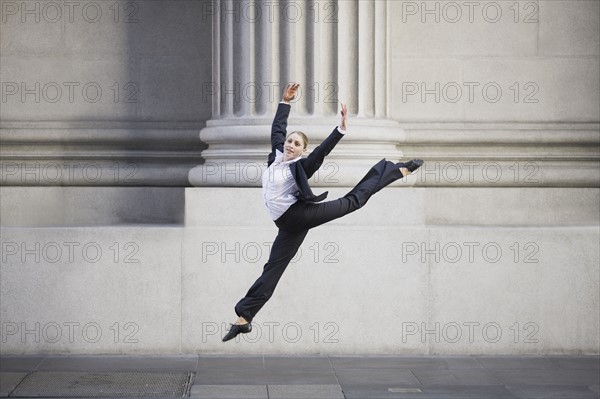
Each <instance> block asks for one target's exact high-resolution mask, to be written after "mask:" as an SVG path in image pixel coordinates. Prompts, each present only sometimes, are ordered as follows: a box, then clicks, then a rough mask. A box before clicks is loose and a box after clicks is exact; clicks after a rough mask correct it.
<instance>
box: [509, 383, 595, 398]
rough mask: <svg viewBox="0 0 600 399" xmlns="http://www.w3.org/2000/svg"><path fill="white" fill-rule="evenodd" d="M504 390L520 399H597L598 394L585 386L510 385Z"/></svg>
mask: <svg viewBox="0 0 600 399" xmlns="http://www.w3.org/2000/svg"><path fill="white" fill-rule="evenodd" d="M506 388H507V389H508V390H509V391H510V392H512V393H514V394H515V395H516V396H517V397H519V398H521V399H564V398H568V399H580V398H581V399H592V398H595V399H598V393H597V392H594V391H592V390H591V389H590V388H589V387H585V386H561V385H553V386H549V385H516V386H515V385H512V386H507V387H506Z"/></svg>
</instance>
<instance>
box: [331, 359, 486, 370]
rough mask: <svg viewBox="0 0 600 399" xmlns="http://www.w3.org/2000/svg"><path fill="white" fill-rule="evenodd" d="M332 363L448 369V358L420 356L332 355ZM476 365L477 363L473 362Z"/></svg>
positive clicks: (343, 366)
mask: <svg viewBox="0 0 600 399" xmlns="http://www.w3.org/2000/svg"><path fill="white" fill-rule="evenodd" d="M331 363H332V364H333V367H334V368H335V369H336V370H339V369H370V368H375V369H381V368H388V369H389V368H394V369H413V368H427V369H439V370H442V369H447V368H448V364H447V362H446V359H444V358H442V357H439V358H435V357H419V356H414V357H413V356H410V357H409V356H381V357H380V356H331ZM473 366H475V364H473Z"/></svg>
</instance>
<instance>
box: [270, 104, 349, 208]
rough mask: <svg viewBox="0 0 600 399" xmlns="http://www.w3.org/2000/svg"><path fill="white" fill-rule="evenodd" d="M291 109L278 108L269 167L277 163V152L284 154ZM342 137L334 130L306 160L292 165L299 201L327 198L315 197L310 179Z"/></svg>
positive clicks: (321, 195) (317, 200)
mask: <svg viewBox="0 0 600 399" xmlns="http://www.w3.org/2000/svg"><path fill="white" fill-rule="evenodd" d="M290 108H291V106H290V105H289V104H284V103H280V104H279V106H278V107H277V113H276V114H275V119H274V120H273V126H272V127H271V153H270V154H269V159H268V166H271V164H272V163H273V162H274V161H275V155H276V154H275V150H279V151H281V152H282V153H283V144H284V143H285V136H286V134H287V119H288V116H289V114H290ZM342 137H344V135H343V134H342V133H340V132H339V131H338V130H337V127H336V128H335V129H333V132H331V134H330V135H329V136H328V137H327V138H326V139H325V140H324V141H323V142H322V143H321V144H320V145H319V146H317V148H315V149H314V150H313V151H312V152H311V153H310V154H309V155H308V156H307V157H306V158H302V159H300V160H298V161H296V162H294V163H291V164H290V171H291V172H292V176H294V180H295V181H296V185H297V186H298V192H297V193H296V194H295V195H296V197H297V198H298V199H299V200H302V201H309V202H319V201H323V200H324V199H325V198H327V194H328V192H327V191H326V192H324V193H322V194H320V195H315V194H314V193H313V192H312V190H311V189H310V186H309V184H308V179H310V178H311V176H312V175H313V174H314V173H315V172H316V171H317V170H319V168H320V167H321V165H322V164H323V160H324V159H325V157H326V156H327V155H328V154H329V153H330V152H331V150H333V148H334V147H335V145H336V144H337V143H338V142H339V141H340V140H341V138H342Z"/></svg>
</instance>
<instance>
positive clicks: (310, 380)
mask: <svg viewBox="0 0 600 399" xmlns="http://www.w3.org/2000/svg"><path fill="white" fill-rule="evenodd" d="M194 383H195V384H205V385H228V384H232V383H234V384H240V385H253V384H263V385H270V384H273V385H276V384H337V383H338V382H337V379H336V376H335V373H334V372H333V370H332V369H329V370H324V369H315V370H308V369H305V370H302V371H301V372H298V370H294V369H286V368H282V369H265V368H262V367H260V368H259V367H256V368H252V367H238V368H233V367H231V368H226V369H199V370H198V371H197V372H196V376H195V378H194Z"/></svg>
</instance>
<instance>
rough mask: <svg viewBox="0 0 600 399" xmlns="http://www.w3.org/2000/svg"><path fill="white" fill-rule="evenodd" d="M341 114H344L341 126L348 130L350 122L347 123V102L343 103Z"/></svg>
mask: <svg viewBox="0 0 600 399" xmlns="http://www.w3.org/2000/svg"><path fill="white" fill-rule="evenodd" d="M341 114H342V122H341V123H340V128H341V129H342V130H344V131H345V130H348V123H347V120H348V110H347V109H346V104H342V111H341Z"/></svg>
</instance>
